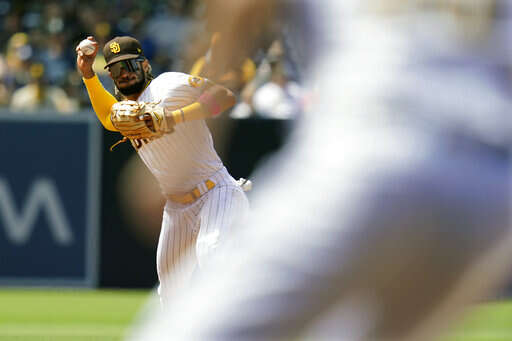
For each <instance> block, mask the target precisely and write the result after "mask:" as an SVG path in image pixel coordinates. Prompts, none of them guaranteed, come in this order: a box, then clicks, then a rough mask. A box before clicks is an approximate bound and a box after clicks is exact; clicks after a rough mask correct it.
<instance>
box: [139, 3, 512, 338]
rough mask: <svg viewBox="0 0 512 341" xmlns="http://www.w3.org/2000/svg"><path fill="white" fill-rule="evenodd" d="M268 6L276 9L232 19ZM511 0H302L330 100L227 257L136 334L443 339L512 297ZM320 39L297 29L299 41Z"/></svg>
mask: <svg viewBox="0 0 512 341" xmlns="http://www.w3.org/2000/svg"><path fill="white" fill-rule="evenodd" d="M256 3H258V4H260V5H263V4H264V3H269V4H270V2H269V1H266V0H262V1H249V0H247V1H243V0H242V1H240V0H237V1H231V2H228V1H225V0H222V1H219V3H218V7H215V9H216V10H217V11H219V12H220V13H222V12H224V13H227V11H228V10H233V11H238V13H239V15H241V16H243V15H248V14H249V15H250V14H251V13H254V11H253V10H249V11H247V10H246V9H247V8H251V6H256V5H255V4H256ZM229 4H231V6H232V8H226V7H223V6H229ZM483 4H486V5H488V6H489V8H487V7H485V6H484V7H482V6H483ZM244 5H246V6H245V7H244ZM274 5H275V3H272V4H270V5H269V6H274ZM498 5H506V6H508V5H509V2H508V1H507V2H501V3H497V2H491V1H483V2H478V4H477V3H475V2H471V1H470V2H468V1H462V0H461V1H450V6H445V5H444V3H443V2H439V1H428V0H426V1H361V0H357V1H356V0H352V1H351V0H347V1H337V0H332V1H323V2H317V1H293V9H294V10H295V12H293V13H295V15H296V16H295V17H294V22H295V23H296V24H297V25H299V23H300V24H301V25H302V26H298V27H299V28H302V30H305V31H307V32H308V33H312V34H313V35H314V37H316V38H318V39H316V40H309V41H310V42H311V43H313V42H320V45H319V46H318V48H316V49H308V50H307V51H304V50H301V49H300V48H299V49H298V51H296V52H298V53H297V55H298V56H300V55H301V52H305V53H303V54H302V55H308V54H309V56H311V54H310V53H313V56H312V57H314V58H313V59H311V62H309V59H300V60H298V62H299V64H302V65H304V66H305V67H306V69H305V70H306V74H305V75H306V77H307V79H308V84H309V85H310V86H311V87H312V88H314V89H315V93H314V97H315V102H314V104H313V106H312V108H311V109H309V113H307V114H306V115H305V117H304V118H303V119H302V120H301V121H300V122H299V125H298V126H297V128H296V129H295V131H294V133H293V136H292V137H291V138H290V139H289V142H288V144H287V145H286V146H285V147H284V149H283V150H282V151H281V152H280V153H279V155H277V156H276V157H274V158H273V159H272V160H270V161H269V162H268V163H267V164H266V165H265V166H264V167H262V168H261V169H260V170H259V173H258V174H257V175H256V176H255V179H256V180H258V179H260V181H259V182H260V183H262V182H264V184H263V183H262V185H261V186H259V188H258V189H256V191H255V192H254V193H253V201H252V203H253V205H252V206H253V213H252V215H251V219H250V223H249V224H248V226H247V227H246V229H244V231H243V232H241V233H240V234H238V235H237V236H236V237H234V239H233V240H236V244H233V245H232V247H231V248H229V249H228V248H226V249H225V250H226V254H227V256H226V257H222V258H221V259H220V258H219V259H216V260H215V262H213V263H212V264H211V267H209V268H208V270H207V271H205V272H204V273H203V274H202V275H201V276H200V278H199V279H198V281H196V282H195V283H194V286H193V287H192V288H190V290H188V291H182V292H178V293H176V294H175V295H174V296H173V297H172V299H173V303H172V310H171V311H169V312H168V313H166V314H164V315H158V314H156V315H155V316H154V319H151V320H149V321H148V322H147V323H146V324H145V325H144V326H143V327H142V328H140V329H139V330H137V331H136V332H135V333H134V334H133V337H132V339H134V340H300V339H307V340H351V341H354V340H365V341H370V340H371V341H374V340H390V341H391V340H392V341H400V340H414V341H417V340H435V339H436V337H438V336H439V334H440V333H441V332H442V331H443V330H445V328H446V327H447V326H450V325H451V324H450V323H452V322H453V321H454V319H455V318H456V317H459V316H460V312H462V311H463V310H464V308H465V307H467V306H468V304H471V303H474V302H475V301H476V300H479V299H482V298H485V297H488V296H487V295H489V294H491V293H492V292H494V290H497V289H498V288H500V287H501V286H502V285H503V284H504V282H505V280H506V279H507V277H508V273H507V271H510V269H511V268H510V265H511V263H512V247H511V246H512V245H511V241H512V234H511V228H510V217H509V206H510V188H509V186H510V165H509V143H510V136H511V131H510V126H511V125H510V118H509V117H510V115H509V113H510V102H509V100H510V98H509V94H510V84H509V82H510V80H509V79H508V73H507V71H508V67H509V65H508V63H509V62H510V59H509V56H508V55H507V51H506V47H507V46H508V44H507V43H506V42H507V34H510V33H509V32H510V31H508V32H507V30H506V26H507V25H508V20H509V18H508V17H507V15H503V14H504V13H506V12H504V11H502V10H503V8H500V7H498ZM268 8H269V7H268ZM289 13H292V12H289ZM301 13H303V14H305V15H304V16H301ZM234 21H237V22H243V23H246V22H245V21H244V20H243V19H238V20H234ZM309 24H311V25H312V26H309ZM468 28H470V30H468ZM233 31H235V32H236V31H237V29H233ZM305 37H307V35H303V34H301V35H300V36H298V37H294V36H293V32H291V36H290V37H289V38H290V40H289V41H290V42H293V41H296V42H297V43H296V44H295V45H292V48H293V47H294V46H295V48H297V47H300V46H301V43H303V40H301V39H302V38H305ZM295 38H296V39H295ZM235 47H236V46H235ZM240 50H241V49H234V50H231V51H234V52H232V53H235V52H236V51H240Z"/></svg>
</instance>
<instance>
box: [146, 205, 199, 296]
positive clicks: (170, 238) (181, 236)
mask: <svg viewBox="0 0 512 341" xmlns="http://www.w3.org/2000/svg"><path fill="white" fill-rule="evenodd" d="M174 206H175V205H173V204H172V203H170V202H167V203H166V205H165V208H164V212H163V218H162V228H161V231H160V237H159V241H158V248H157V259H156V263H157V272H158V279H159V281H160V287H159V294H160V297H165V296H167V293H168V292H170V291H171V290H176V289H177V288H180V287H182V286H184V285H187V283H188V281H189V279H190V276H191V274H192V272H193V268H194V266H195V265H194V264H189V263H190V262H191V261H190V260H195V255H194V244H195V242H196V238H197V225H198V219H197V214H196V213H195V212H194V211H193V207H192V209H188V208H183V209H180V208H177V207H174ZM184 260H187V261H184Z"/></svg>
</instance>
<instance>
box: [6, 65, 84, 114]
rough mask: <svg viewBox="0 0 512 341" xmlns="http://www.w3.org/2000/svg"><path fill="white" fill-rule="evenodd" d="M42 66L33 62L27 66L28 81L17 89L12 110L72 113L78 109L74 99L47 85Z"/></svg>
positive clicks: (11, 106) (13, 97)
mask: <svg viewBox="0 0 512 341" xmlns="http://www.w3.org/2000/svg"><path fill="white" fill-rule="evenodd" d="M44 71H45V70H44V66H43V64H41V63H34V64H32V65H30V67H29V73H30V77H31V80H30V82H29V83H28V84H27V85H25V86H23V87H21V88H19V89H17V90H16V91H15V92H14V93H13V95H12V100H11V105H10V108H11V109H12V110H13V111H23V112H35V111H37V110H40V109H43V110H44V109H47V110H56V111H57V112H59V113H73V112H76V111H77V110H78V104H77V102H76V100H73V99H71V98H69V97H68V95H67V94H66V92H65V91H64V90H63V89H61V88H59V87H57V86H55V85H47V84H46V83H45V80H44Z"/></svg>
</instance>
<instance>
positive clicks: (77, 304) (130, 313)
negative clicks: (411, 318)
mask: <svg viewBox="0 0 512 341" xmlns="http://www.w3.org/2000/svg"><path fill="white" fill-rule="evenodd" d="M149 295H150V292H149V291H127V290H92V291H89V290H36V289H33V290H21V289H1V290H0V341H6V340H16V341H36V340H37V341H61V340H70V341H74V340H78V341H85V340H87V341H112V340H123V336H124V335H125V333H126V332H127V331H128V329H129V327H130V325H131V324H132V323H133V322H134V320H135V319H136V316H137V312H139V311H140V309H141V308H142V307H143V305H144V304H145V302H146V301H147V299H148V298H149ZM440 341H512V302H494V303H487V304H481V305H479V306H477V307H475V308H474V309H473V310H472V311H471V312H470V313H469V315H468V317H467V318H466V319H465V320H464V322H463V323H462V324H461V325H460V326H458V327H456V328H455V329H454V330H453V331H452V332H450V333H449V335H447V336H446V337H444V338H443V339H442V340H440Z"/></svg>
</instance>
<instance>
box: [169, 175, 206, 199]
mask: <svg viewBox="0 0 512 341" xmlns="http://www.w3.org/2000/svg"><path fill="white" fill-rule="evenodd" d="M213 187H215V182H213V181H211V180H206V181H204V182H201V183H200V184H199V185H197V186H196V187H195V188H194V189H193V190H191V191H190V192H188V193H185V194H169V195H168V196H167V197H168V198H169V199H171V200H172V201H175V202H178V203H180V204H191V203H193V202H194V201H196V200H197V199H199V198H200V197H201V196H202V195H203V194H205V193H206V192H208V191H209V190H211V189H212V188H213Z"/></svg>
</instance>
